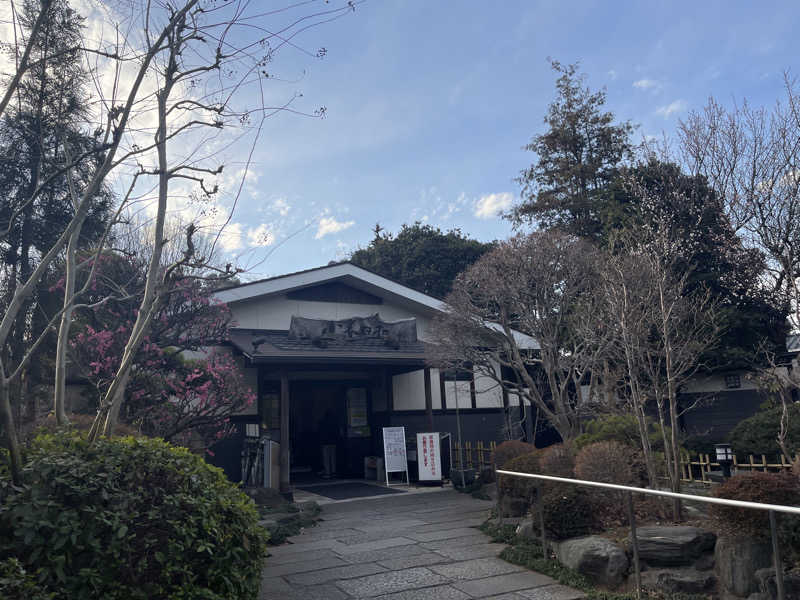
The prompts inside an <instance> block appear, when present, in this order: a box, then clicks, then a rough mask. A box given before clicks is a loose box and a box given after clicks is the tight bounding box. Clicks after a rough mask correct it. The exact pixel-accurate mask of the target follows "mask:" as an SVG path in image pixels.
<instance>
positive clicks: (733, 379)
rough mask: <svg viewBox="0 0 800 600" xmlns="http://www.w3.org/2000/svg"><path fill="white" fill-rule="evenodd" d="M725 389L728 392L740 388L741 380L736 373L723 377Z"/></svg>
mask: <svg viewBox="0 0 800 600" xmlns="http://www.w3.org/2000/svg"><path fill="white" fill-rule="evenodd" d="M725 387H726V388H728V389H729V390H735V389H737V388H740V387H742V378H741V377H740V376H739V374H738V373H734V374H732V375H725Z"/></svg>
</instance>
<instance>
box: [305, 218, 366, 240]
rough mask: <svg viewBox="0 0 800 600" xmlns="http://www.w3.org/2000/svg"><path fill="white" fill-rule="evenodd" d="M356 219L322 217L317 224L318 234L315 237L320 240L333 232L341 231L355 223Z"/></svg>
mask: <svg viewBox="0 0 800 600" xmlns="http://www.w3.org/2000/svg"><path fill="white" fill-rule="evenodd" d="M355 224H356V222H355V221H337V220H336V219H335V218H334V217H322V218H321V219H320V220H319V225H318V226H317V234H316V235H315V236H314V239H316V240H319V239H321V238H323V237H325V236H326V235H328V234H331V233H339V232H340V231H344V230H345V229H347V228H349V227H352V226H353V225H355Z"/></svg>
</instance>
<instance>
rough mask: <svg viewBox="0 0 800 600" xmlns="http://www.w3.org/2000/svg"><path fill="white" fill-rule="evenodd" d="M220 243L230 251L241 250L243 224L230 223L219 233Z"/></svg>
mask: <svg viewBox="0 0 800 600" xmlns="http://www.w3.org/2000/svg"><path fill="white" fill-rule="evenodd" d="M219 245H220V246H222V249H223V250H226V251H228V252H232V251H234V250H240V249H241V248H242V224H241V223H228V225H226V226H225V229H223V230H222V231H221V232H220V234H219Z"/></svg>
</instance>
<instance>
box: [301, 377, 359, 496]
mask: <svg viewBox="0 0 800 600" xmlns="http://www.w3.org/2000/svg"><path fill="white" fill-rule="evenodd" d="M289 397H290V398H291V402H290V406H291V414H290V419H289V423H290V427H291V468H292V476H291V479H292V481H293V482H294V483H296V484H302V483H303V482H304V481H305V482H312V481H315V480H317V479H319V478H321V477H322V476H323V475H327V472H328V471H330V470H332V471H333V472H332V473H331V475H333V476H335V477H347V478H361V477H363V476H364V457H365V456H369V455H370V454H371V452H372V427H371V423H370V414H371V394H370V388H369V386H368V385H367V384H366V383H365V382H364V381H352V382H346V381H302V380H301V381H293V382H291V384H290V391H289ZM325 446H326V447H327V448H326V449H325V450H323V447H325ZM326 455H327V456H326ZM325 461H327V462H328V464H327V467H328V468H327V469H326V464H325ZM331 462H332V463H333V464H332V465H331ZM331 467H332V469H331Z"/></svg>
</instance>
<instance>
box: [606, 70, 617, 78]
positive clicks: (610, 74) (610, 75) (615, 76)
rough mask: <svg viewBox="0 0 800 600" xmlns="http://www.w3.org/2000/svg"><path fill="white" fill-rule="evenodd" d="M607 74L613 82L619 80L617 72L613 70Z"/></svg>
mask: <svg viewBox="0 0 800 600" xmlns="http://www.w3.org/2000/svg"><path fill="white" fill-rule="evenodd" d="M607 74H608V78H609V79H610V80H611V81H614V80H615V79H616V78H617V72H616V71H615V70H614V69H611V70H610V71H609V72H608V73H607Z"/></svg>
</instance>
